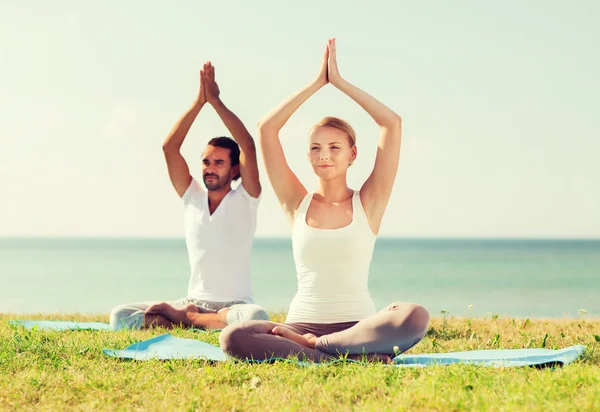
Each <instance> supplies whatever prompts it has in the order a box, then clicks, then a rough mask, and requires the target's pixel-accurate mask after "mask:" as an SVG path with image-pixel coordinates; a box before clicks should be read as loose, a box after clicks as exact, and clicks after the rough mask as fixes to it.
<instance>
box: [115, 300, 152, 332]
mask: <svg viewBox="0 0 600 412" xmlns="http://www.w3.org/2000/svg"><path fill="white" fill-rule="evenodd" d="M143 323H144V314H143V313H140V311H139V310H137V309H132V308H131V307H129V306H128V305H120V306H116V307H114V308H113V310H112V311H111V312H110V326H111V327H112V328H113V329H114V330H121V329H141V328H142V326H143Z"/></svg>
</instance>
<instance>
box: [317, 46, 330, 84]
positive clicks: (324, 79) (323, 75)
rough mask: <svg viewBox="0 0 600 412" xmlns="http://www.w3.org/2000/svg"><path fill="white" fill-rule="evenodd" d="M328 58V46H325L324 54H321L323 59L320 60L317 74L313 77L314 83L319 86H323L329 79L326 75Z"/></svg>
mask: <svg viewBox="0 0 600 412" xmlns="http://www.w3.org/2000/svg"><path fill="white" fill-rule="evenodd" d="M328 59H329V46H328V47H325V54H324V55H323V59H322V60H321V67H320V69H319V74H318V75H317V78H316V79H315V83H316V84H317V85H318V86H319V87H323V86H325V85H326V84H327V83H329V79H328V77H327V60H328Z"/></svg>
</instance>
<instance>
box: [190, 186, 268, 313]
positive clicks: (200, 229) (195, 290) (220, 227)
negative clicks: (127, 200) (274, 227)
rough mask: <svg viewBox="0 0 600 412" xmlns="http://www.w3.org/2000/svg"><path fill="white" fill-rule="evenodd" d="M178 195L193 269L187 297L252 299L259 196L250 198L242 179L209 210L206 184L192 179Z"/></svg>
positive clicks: (249, 301) (218, 300)
mask: <svg viewBox="0 0 600 412" xmlns="http://www.w3.org/2000/svg"><path fill="white" fill-rule="evenodd" d="M182 200H183V204H184V223H185V240H186V244H187V249H188V256H189V259H190V267H191V271H192V273H191V277H190V282H189V286H188V297H189V298H193V299H199V300H207V301H211V302H232V301H244V302H247V303H253V296H252V284H251V279H250V256H251V253H252V240H253V238H254V232H255V231H256V211H257V208H258V204H259V201H260V196H259V197H258V198H253V197H252V196H250V195H249V194H248V192H246V190H245V189H244V186H242V185H241V184H240V185H239V186H238V187H237V188H235V189H232V190H231V191H230V192H229V193H227V195H225V197H224V198H223V200H222V201H221V204H220V205H219V207H217V209H216V210H215V212H214V213H213V214H212V215H211V214H210V211H209V209H208V195H207V193H206V190H205V189H204V188H203V187H202V186H200V184H199V183H198V181H196V180H195V179H192V182H191V183H190V186H189V187H188V188H187V190H186V191H185V193H184V194H183V196H182Z"/></svg>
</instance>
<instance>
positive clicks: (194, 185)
mask: <svg viewBox="0 0 600 412" xmlns="http://www.w3.org/2000/svg"><path fill="white" fill-rule="evenodd" d="M196 193H199V194H201V195H202V194H204V193H205V192H204V189H203V188H202V186H201V185H200V183H198V181H197V180H196V179H194V178H193V177H192V181H191V182H190V185H189V186H188V188H187V189H186V190H185V192H183V196H181V200H183V203H188V202H189V201H190V199H191V198H192V196H194V194H196Z"/></svg>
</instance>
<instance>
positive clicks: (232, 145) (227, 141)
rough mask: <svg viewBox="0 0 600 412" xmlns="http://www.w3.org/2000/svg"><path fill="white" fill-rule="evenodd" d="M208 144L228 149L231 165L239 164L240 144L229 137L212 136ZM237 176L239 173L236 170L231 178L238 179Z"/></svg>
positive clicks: (238, 176)
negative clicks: (235, 173)
mask: <svg viewBox="0 0 600 412" xmlns="http://www.w3.org/2000/svg"><path fill="white" fill-rule="evenodd" d="M208 144H209V145H211V146H214V147H223V148H225V149H229V159H230V160H231V167H234V166H237V165H239V164H240V146H239V145H238V144H237V143H236V141H235V140H233V139H232V138H231V137H227V136H220V137H214V138H212V139H210V141H209V142H208ZM239 178H240V173H239V172H238V174H237V175H235V176H234V177H233V180H238V179H239Z"/></svg>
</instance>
